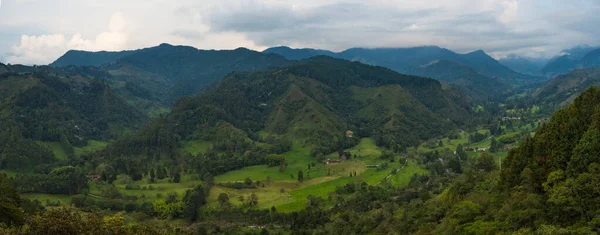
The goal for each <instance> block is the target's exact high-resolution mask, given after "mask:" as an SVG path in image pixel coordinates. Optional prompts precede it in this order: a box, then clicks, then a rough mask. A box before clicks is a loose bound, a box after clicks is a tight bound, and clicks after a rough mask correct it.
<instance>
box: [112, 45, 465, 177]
mask: <svg viewBox="0 0 600 235" xmlns="http://www.w3.org/2000/svg"><path fill="white" fill-rule="evenodd" d="M474 120H475V119H474V115H473V114H472V113H471V111H470V106H469V104H468V103H467V101H466V98H465V97H464V96H462V95H461V94H460V92H457V91H456V90H454V89H452V88H444V87H443V86H442V85H441V84H440V82H438V81H436V80H433V79H429V78H423V77H416V76H410V75H403V74H399V73H397V72H394V71H392V70H389V69H387V68H383V67H378V66H370V65H365V64H362V63H358V62H350V61H346V60H340V59H334V58H331V57H324V56H318V57H313V58H311V59H308V60H302V61H298V62H295V63H293V64H291V65H288V66H284V67H281V68H278V69H273V70H265V71H259V72H236V73H232V74H230V75H228V76H226V77H225V78H224V79H223V80H222V81H221V83H219V84H218V85H216V86H215V87H213V88H211V89H209V90H207V91H206V92H204V93H203V94H201V95H199V96H197V97H189V98H183V99H181V100H179V101H178V102H177V103H176V104H175V106H174V107H173V110H172V112H171V113H170V114H169V115H167V116H166V117H164V118H161V119H159V120H157V121H155V122H153V123H152V125H148V126H146V127H145V128H143V129H141V130H140V131H139V132H137V133H135V134H133V135H131V136H126V137H124V138H123V139H121V140H120V141H118V142H117V144H116V145H110V146H109V147H108V150H107V153H106V154H103V156H105V157H108V158H111V157H112V158H113V160H111V161H115V160H114V159H119V157H120V156H123V155H125V156H141V157H143V158H144V160H140V161H137V162H138V163H139V162H151V161H153V159H155V158H152V156H156V154H159V153H160V155H161V156H172V155H173V153H172V151H174V150H176V149H178V148H179V147H180V146H181V145H182V143H184V142H186V141H193V142H202V141H209V142H210V141H216V139H220V141H225V140H223V139H222V137H217V136H218V135H219V133H223V132H222V131H218V130H223V128H226V129H227V130H229V131H228V132H227V133H238V134H236V136H237V137H235V138H238V137H242V140H237V141H250V142H261V141H260V138H258V137H257V136H258V134H257V133H263V134H262V135H265V133H266V134H269V135H275V136H279V137H281V138H286V139H289V140H293V141H294V142H295V143H297V144H299V145H301V146H303V147H305V148H312V149H313V151H312V152H313V155H315V156H317V155H319V154H328V153H330V152H332V151H337V150H339V149H342V148H344V146H347V144H346V142H348V141H353V140H356V139H349V138H348V137H347V136H346V131H348V130H350V131H352V132H354V133H355V137H354V138H358V136H363V137H365V136H371V137H373V138H374V139H375V140H376V141H377V143H378V144H379V145H382V146H389V147H390V148H393V149H396V148H406V147H408V146H414V145H416V144H418V143H419V142H420V141H421V140H425V139H428V138H431V137H434V136H441V135H443V134H445V133H447V132H449V131H452V130H456V128H457V127H459V126H464V125H466V124H469V123H470V124H472V123H473V122H474ZM226 138H234V137H233V136H229V137H226ZM243 138H250V139H251V140H250V139H246V140H244V139H243ZM159 140H162V142H161V141H159ZM167 140H168V141H167ZM229 141H231V140H229ZM152 143H160V144H152ZM214 145H215V146H217V145H218V143H217V142H215V143H214ZM259 145H260V144H259ZM263 145H264V144H263ZM110 153H119V154H117V155H111V154H110ZM126 159H129V160H131V159H136V158H135V157H128V158H126ZM126 159H122V160H120V161H129V160H126ZM117 162H118V161H117ZM131 164H133V163H131ZM124 173H130V172H124Z"/></svg>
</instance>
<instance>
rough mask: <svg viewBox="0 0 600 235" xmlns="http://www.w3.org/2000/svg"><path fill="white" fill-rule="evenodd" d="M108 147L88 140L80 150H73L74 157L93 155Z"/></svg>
mask: <svg viewBox="0 0 600 235" xmlns="http://www.w3.org/2000/svg"><path fill="white" fill-rule="evenodd" d="M107 145H108V143H107V142H104V141H98V140H88V142H87V145H86V146H83V147H81V148H75V155H77V156H80V155H83V154H88V153H93V152H97V151H100V150H102V149H104V148H106V146H107Z"/></svg>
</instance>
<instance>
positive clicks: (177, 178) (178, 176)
mask: <svg viewBox="0 0 600 235" xmlns="http://www.w3.org/2000/svg"><path fill="white" fill-rule="evenodd" d="M173 182H174V183H179V182H181V174H180V173H179V172H177V173H175V176H173Z"/></svg>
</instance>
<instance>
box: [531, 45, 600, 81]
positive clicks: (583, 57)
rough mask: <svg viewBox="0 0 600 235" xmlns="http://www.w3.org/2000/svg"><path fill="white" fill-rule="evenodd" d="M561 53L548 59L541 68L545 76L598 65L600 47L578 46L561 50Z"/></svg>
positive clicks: (599, 62) (599, 61) (553, 75)
mask: <svg viewBox="0 0 600 235" xmlns="http://www.w3.org/2000/svg"><path fill="white" fill-rule="evenodd" d="M563 53H564V54H563V55H561V56H558V57H555V58H553V59H552V60H550V61H548V64H546V66H544V68H543V69H542V70H541V72H542V74H544V75H545V76H547V77H555V76H557V75H561V74H566V73H568V72H570V71H572V70H575V69H581V68H590V67H594V66H597V65H600V48H597V47H589V46H579V47H575V48H571V49H568V50H564V51H563Z"/></svg>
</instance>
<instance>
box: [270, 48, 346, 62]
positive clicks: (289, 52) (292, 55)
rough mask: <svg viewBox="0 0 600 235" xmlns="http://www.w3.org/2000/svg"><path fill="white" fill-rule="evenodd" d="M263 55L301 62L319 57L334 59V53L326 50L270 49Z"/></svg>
mask: <svg viewBox="0 0 600 235" xmlns="http://www.w3.org/2000/svg"><path fill="white" fill-rule="evenodd" d="M263 53H265V54H278V55H281V56H283V57H285V58H286V59H289V60H303V59H308V58H310V57H315V56H319V55H326V56H330V57H336V53H335V52H332V51H328V50H319V49H312V48H298V49H292V48H290V47H286V46H279V47H271V48H268V49H266V50H264V51H263Z"/></svg>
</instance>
